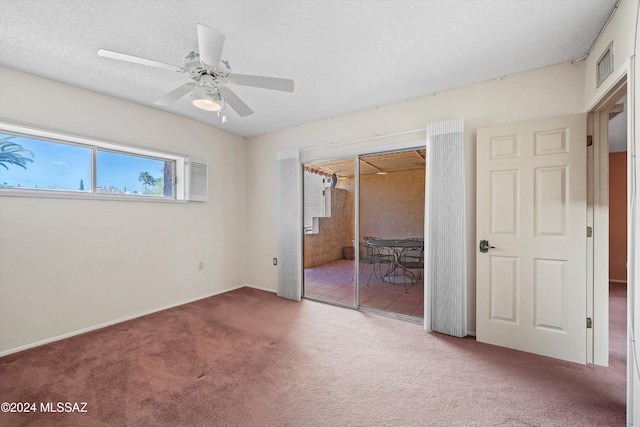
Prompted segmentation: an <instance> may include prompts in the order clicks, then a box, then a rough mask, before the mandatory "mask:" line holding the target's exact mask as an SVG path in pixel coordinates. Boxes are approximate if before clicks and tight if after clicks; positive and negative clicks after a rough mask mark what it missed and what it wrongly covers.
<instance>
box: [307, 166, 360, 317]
mask: <svg viewBox="0 0 640 427" xmlns="http://www.w3.org/2000/svg"><path fill="white" fill-rule="evenodd" d="M303 211H304V257H303V260H304V294H303V295H304V296H305V297H307V298H312V299H317V300H321V301H325V302H330V303H334V304H340V305H346V306H349V307H357V304H356V286H355V283H356V282H355V279H356V278H355V249H354V246H353V245H354V241H355V160H354V159H353V158H350V159H342V160H333V161H330V162H321V163H313V164H305V165H304V209H303Z"/></svg>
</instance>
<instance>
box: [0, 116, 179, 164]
mask: <svg viewBox="0 0 640 427" xmlns="http://www.w3.org/2000/svg"><path fill="white" fill-rule="evenodd" d="M3 130H5V131H8V132H15V133H21V134H23V135H25V136H36V137H40V138H44V139H45V140H53V141H59V142H62V143H69V142H71V143H75V144H80V145H85V146H86V145H89V146H95V147H100V148H105V149H109V150H111V151H117V152H123V153H126V154H137V155H140V156H146V157H153V158H156V159H158V155H160V156H162V157H161V158H160V159H162V158H166V159H167V160H180V159H183V158H185V157H188V156H187V155H185V154H179V153H172V152H169V151H163V150H156V149H149V148H147V147H141V146H137V145H129V144H121V143H117V142H109V141H105V140H103V139H98V138H93V137H89V136H80V135H71V134H68V133H65V132H59V131H56V130H45V129H41V128H36V127H32V126H27V125H22V124H16V123H8V122H3V121H0V131H3Z"/></svg>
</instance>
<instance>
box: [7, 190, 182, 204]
mask: <svg viewBox="0 0 640 427" xmlns="http://www.w3.org/2000/svg"><path fill="white" fill-rule="evenodd" d="M0 197H32V198H44V199H77V200H108V201H114V202H145V203H187V200H176V199H169V198H160V197H154V196H116V195H108V194H94V193H80V192H73V191H56V190H46V191H43V190H23V189H20V190H14V189H6V188H5V189H0Z"/></svg>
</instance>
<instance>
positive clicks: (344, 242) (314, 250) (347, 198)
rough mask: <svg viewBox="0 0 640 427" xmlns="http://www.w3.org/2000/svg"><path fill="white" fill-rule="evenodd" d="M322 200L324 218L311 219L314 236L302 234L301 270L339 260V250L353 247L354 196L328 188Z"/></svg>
mask: <svg viewBox="0 0 640 427" xmlns="http://www.w3.org/2000/svg"><path fill="white" fill-rule="evenodd" d="M349 187H351V186H349ZM325 197H326V202H325V203H326V215H327V216H326V217H321V218H318V217H315V218H313V222H314V231H315V232H316V233H314V234H305V235H304V268H309V267H313V266H316V265H319V264H324V263H326V262H331V261H335V260H337V259H341V258H342V257H343V256H342V248H343V247H344V246H352V245H353V242H352V241H353V239H354V237H355V231H354V215H355V211H354V193H353V192H352V191H348V190H345V189H342V188H331V187H328V188H325Z"/></svg>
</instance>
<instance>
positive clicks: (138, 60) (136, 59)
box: [98, 49, 185, 73]
mask: <svg viewBox="0 0 640 427" xmlns="http://www.w3.org/2000/svg"><path fill="white" fill-rule="evenodd" d="M98 55H99V56H102V57H104V58H111V59H117V60H120V61H127V62H133V63H134V64H142V65H148V66H149V67H156V68H164V69H165V70H169V71H177V72H179V73H184V71H185V70H184V68H182V67H178V66H176V65H171V64H165V63H164V62H159V61H154V60H153V59H147V58H142V57H140V56H133V55H127V54H126V53H120V52H114V51H112V50H107V49H98Z"/></svg>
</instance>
